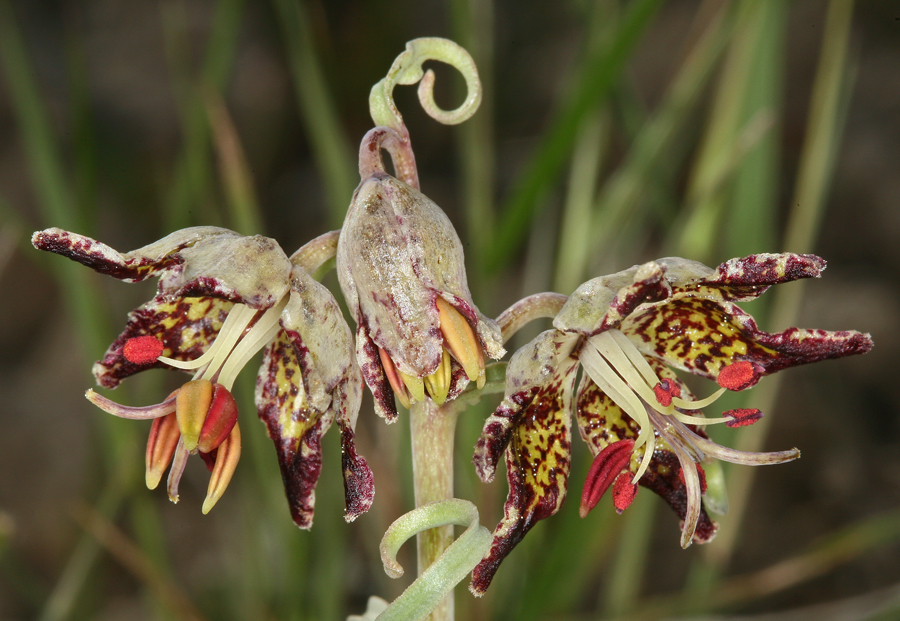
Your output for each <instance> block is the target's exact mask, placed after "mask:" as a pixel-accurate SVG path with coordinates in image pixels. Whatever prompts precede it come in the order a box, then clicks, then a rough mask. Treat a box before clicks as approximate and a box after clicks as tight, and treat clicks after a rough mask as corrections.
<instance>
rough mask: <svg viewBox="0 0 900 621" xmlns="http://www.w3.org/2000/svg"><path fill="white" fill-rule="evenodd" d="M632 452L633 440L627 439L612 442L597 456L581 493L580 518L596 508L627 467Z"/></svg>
mask: <svg viewBox="0 0 900 621" xmlns="http://www.w3.org/2000/svg"><path fill="white" fill-rule="evenodd" d="M633 451H634V440H632V439H630V438H628V439H626V440H619V441H618V442H613V443H612V444H610V445H608V446H607V447H606V448H604V449H603V450H602V451H600V452H599V453H598V454H597V456H596V457H595V458H594V462H593V463H592V464H591V468H590V470H588V475H587V479H586V480H585V482H584V490H583V491H582V492H581V507H580V508H579V509H578V513H579V514H580V515H581V517H585V516H587V514H588V513H590V511H591V509H593V508H594V507H596V506H597V503H598V502H600V499H601V498H602V497H603V494H605V493H606V490H608V489H609V486H610V485H612V484H613V481H615V480H616V477H617V476H618V475H619V473H620V472H622V470H623V469H625V468H627V467H628V463H629V462H630V461H631V454H632V452H633ZM620 513H621V511H620Z"/></svg>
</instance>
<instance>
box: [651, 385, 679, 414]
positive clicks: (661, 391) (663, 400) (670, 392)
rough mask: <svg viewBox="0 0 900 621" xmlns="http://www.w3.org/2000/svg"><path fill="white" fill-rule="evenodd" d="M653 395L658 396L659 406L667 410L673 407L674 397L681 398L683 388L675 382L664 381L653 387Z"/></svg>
mask: <svg viewBox="0 0 900 621" xmlns="http://www.w3.org/2000/svg"><path fill="white" fill-rule="evenodd" d="M653 394H654V395H656V400H657V401H659V404H660V405H662V406H663V407H664V408H667V407H669V406H670V405H672V397H679V396H681V388H679V386H678V384H676V383H675V382H670V381H669V380H667V379H664V380H661V381H660V382H659V383H657V384H656V386H654V387H653Z"/></svg>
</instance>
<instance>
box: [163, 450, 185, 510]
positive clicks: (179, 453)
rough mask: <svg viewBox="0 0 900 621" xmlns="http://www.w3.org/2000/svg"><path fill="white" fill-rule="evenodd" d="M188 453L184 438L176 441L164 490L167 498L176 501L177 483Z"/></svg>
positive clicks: (179, 480)
mask: <svg viewBox="0 0 900 621" xmlns="http://www.w3.org/2000/svg"><path fill="white" fill-rule="evenodd" d="M188 455H189V453H188V452H187V450H186V449H185V448H184V439H183V438H182V439H181V440H179V441H178V446H177V447H176V448H175V456H174V457H173V458H172V467H171V468H170V469H169V480H168V481H167V483H166V490H167V491H168V492H169V500H171V501H172V502H174V503H176V504H177V503H178V484H179V483H180V482H181V475H182V474H183V473H184V466H185V464H187V458H188Z"/></svg>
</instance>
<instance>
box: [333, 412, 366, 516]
mask: <svg viewBox="0 0 900 621" xmlns="http://www.w3.org/2000/svg"><path fill="white" fill-rule="evenodd" d="M338 426H339V427H340V430H341V465H342V466H343V470H344V507H345V508H344V519H345V520H346V521H348V522H352V521H353V520H355V519H356V518H358V517H359V516H360V515H362V514H363V513H365V512H366V511H368V510H369V508H370V507H371V506H372V501H373V500H374V498H375V477H374V476H373V475H372V469H371V468H369V464H368V463H367V462H366V459H365V458H364V457H363V456H362V455H359V454H358V453H357V452H356V444H355V442H354V436H355V434H354V431H353V430H352V429H351V428H350V427H349V425H347V424H346V421H344V420H342V419H339V420H338Z"/></svg>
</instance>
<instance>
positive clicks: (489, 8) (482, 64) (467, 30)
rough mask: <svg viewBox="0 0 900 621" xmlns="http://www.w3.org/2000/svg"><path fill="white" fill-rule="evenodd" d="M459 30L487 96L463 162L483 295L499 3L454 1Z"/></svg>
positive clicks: (466, 127) (490, 217) (474, 283)
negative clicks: (497, 5) (494, 43)
mask: <svg viewBox="0 0 900 621" xmlns="http://www.w3.org/2000/svg"><path fill="white" fill-rule="evenodd" d="M449 5H450V15H451V18H452V20H453V34H454V37H455V39H456V41H457V43H459V44H460V45H461V46H463V47H464V48H465V49H466V50H467V51H468V52H469V54H471V55H472V58H473V60H474V61H475V64H476V66H477V67H478V75H479V78H480V79H481V84H482V91H483V93H484V94H483V96H482V99H481V105H480V106H479V109H478V113H477V114H475V115H474V116H473V117H472V118H471V119H469V120H468V121H466V122H465V123H463V124H462V125H461V126H460V127H459V162H460V171H461V175H462V185H463V192H462V193H463V199H462V200H463V204H464V205H465V208H464V211H465V216H466V230H465V233H466V236H467V238H468V240H469V242H470V246H469V248H471V252H469V251H467V258H468V260H469V262H470V264H471V265H473V266H475V269H474V270H472V273H470V277H469V284H470V286H471V287H472V289H473V291H474V292H475V294H476V299H478V298H481V297H482V295H481V292H482V285H483V279H482V278H481V277H480V275H481V273H482V266H483V265H484V259H485V256H484V255H485V252H486V249H487V247H488V245H489V244H490V243H491V240H492V239H493V235H494V226H495V222H494V221H495V214H494V177H495V162H496V144H495V140H494V105H493V104H494V97H493V91H494V88H493V85H494V75H493V60H494V58H493V36H492V33H493V29H494V14H493V2H491V1H490V0H486V1H484V2H470V1H468V0H450V2H449Z"/></svg>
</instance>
